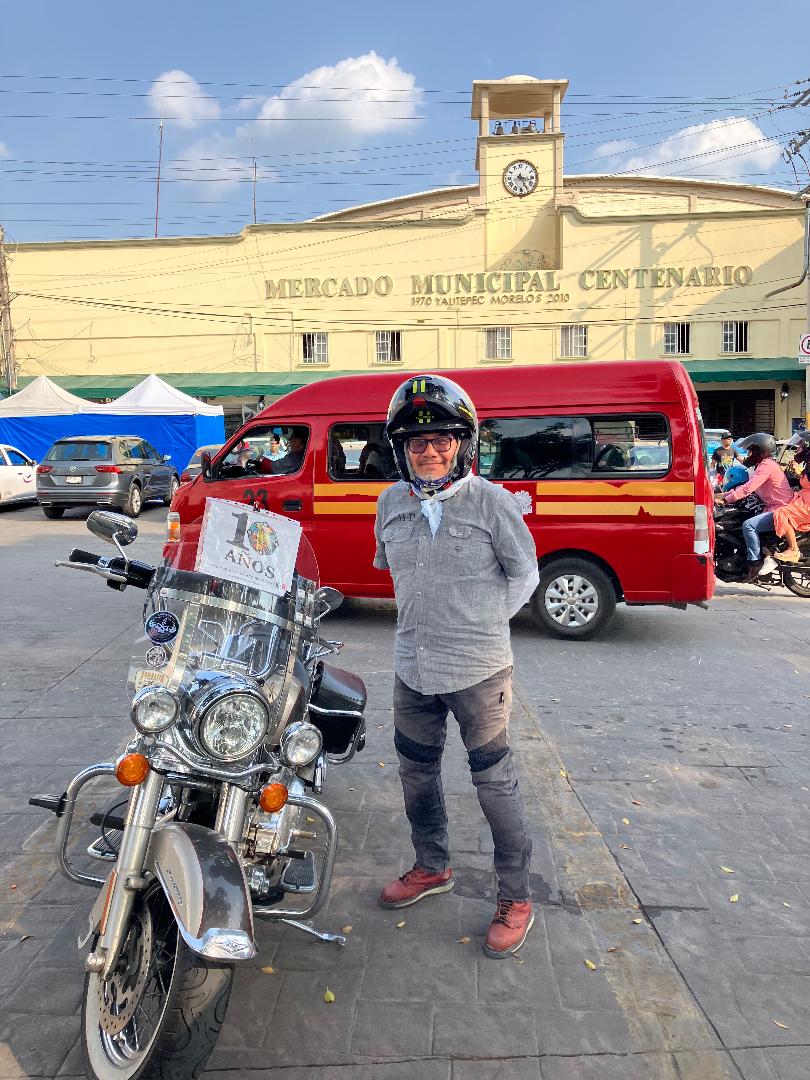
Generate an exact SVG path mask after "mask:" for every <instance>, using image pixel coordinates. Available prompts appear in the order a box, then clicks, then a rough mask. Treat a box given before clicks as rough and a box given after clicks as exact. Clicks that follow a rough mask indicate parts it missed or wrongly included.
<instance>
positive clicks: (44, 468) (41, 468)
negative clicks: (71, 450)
mask: <svg viewBox="0 0 810 1080" xmlns="http://www.w3.org/2000/svg"><path fill="white" fill-rule="evenodd" d="M49 472H53V465H37V476H45V475H46V474H47V473H49Z"/></svg>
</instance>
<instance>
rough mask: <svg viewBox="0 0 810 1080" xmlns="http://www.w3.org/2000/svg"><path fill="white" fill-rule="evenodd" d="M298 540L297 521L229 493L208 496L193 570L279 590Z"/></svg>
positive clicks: (287, 581) (287, 582)
mask: <svg viewBox="0 0 810 1080" xmlns="http://www.w3.org/2000/svg"><path fill="white" fill-rule="evenodd" d="M300 542H301V526H300V525H299V524H298V522H297V521H291V520H290V518H286V517H282V516H281V515H280V514H273V513H271V512H270V511H269V510H254V509H251V507H249V506H245V505H244V503H237V502H230V501H229V500H227V499H206V500H205V516H204V518H203V526H202V531H201V533H200V543H199V547H198V549H197V561H196V564H195V567H194V568H195V570H197V571H198V572H199V573H201V574H211V575H212V576H215V577H222V578H226V579H227V580H229V581H236V582H239V584H241V585H251V586H253V588H255V589H262V590H264V591H266V592H272V593H275V594H276V595H277V596H283V595H284V593H286V592H288V591H289V589H290V586H291V584H292V578H293V573H294V571H295V560H296V557H297V555H298V546H299V544H300Z"/></svg>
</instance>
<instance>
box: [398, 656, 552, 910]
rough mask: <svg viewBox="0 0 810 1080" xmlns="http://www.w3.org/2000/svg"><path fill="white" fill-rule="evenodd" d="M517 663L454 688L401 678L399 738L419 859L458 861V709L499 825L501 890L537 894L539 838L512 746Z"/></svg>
mask: <svg viewBox="0 0 810 1080" xmlns="http://www.w3.org/2000/svg"><path fill="white" fill-rule="evenodd" d="M511 706H512V669H511V667H508V668H504V670H503V671H499V672H498V673H497V674H496V675H492V676H491V677H490V678H489V679H485V680H484V681H483V682H480V683H478V684H476V685H475V686H470V687H468V688H467V689H466V690H458V691H456V692H454V693H452V694H420V693H418V692H417V691H416V690H411V688H410V687H409V686H406V685H405V683H404V682H402V680H401V679H400V678H398V677H397V678H396V680H395V684H394V745H395V746H396V750H397V756H398V757H399V775H400V779H401V780H402V790H403V793H404V795H405V813H406V814H407V815H408V821H409V822H410V825H411V839H412V841H413V846H414V850H415V852H416V862H417V863H418V865H419V866H421V867H422V868H423V869H424V870H429V871H431V872H433V873H436V874H438V873H441V872H442V871H443V870H445V869H446V868H447V867H448V866H449V865H450V843H449V838H448V834H447V812H446V809H445V803H444V793H443V790H442V777H441V761H442V753H443V751H444V743H445V739H446V736H447V715H448V713H449V712H452V713H453V716H454V717H455V718H456V721H457V723H458V726H459V729H460V731H461V738H462V740H463V742H464V746H465V748H466V750H467V760H468V761H469V765H470V772H471V774H472V782H473V784H474V785H475V790H476V793H477V795H478V801H479V803H480V804H481V809H482V810H483V811H484V815H485V817H486V819H487V821H488V823H489V827H490V830H491V831H492V840H493V843H494V845H495V873H496V875H497V878H498V896H499V897H500V898H502V899H505V900H521V901H524V900H528V899H529V863H530V860H531V854H532V842H531V837H530V836H529V829H528V826H527V824H526V814H525V812H524V809H523V800H522V798H521V795H520V791H519V789H518V782H517V777H516V775H515V767H514V762H513V760H512V752H511V750H510V749H509V734H508V724H509V713H510V709H511Z"/></svg>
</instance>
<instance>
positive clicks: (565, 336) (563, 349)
mask: <svg viewBox="0 0 810 1080" xmlns="http://www.w3.org/2000/svg"><path fill="white" fill-rule="evenodd" d="M587 355H588V327H587V326H585V325H584V323H572V324H569V325H567V326H561V327H560V356H587Z"/></svg>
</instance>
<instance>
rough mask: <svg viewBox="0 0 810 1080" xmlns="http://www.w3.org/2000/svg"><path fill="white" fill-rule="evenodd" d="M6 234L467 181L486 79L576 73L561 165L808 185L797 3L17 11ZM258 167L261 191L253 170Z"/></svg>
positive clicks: (189, 219)
mask: <svg viewBox="0 0 810 1080" xmlns="http://www.w3.org/2000/svg"><path fill="white" fill-rule="evenodd" d="M2 35H3V51H2V57H3V59H2V67H1V68H0V225H2V226H3V228H4V230H5V234H6V239H7V240H8V241H9V242H11V243H13V242H26V241H54V240H70V239H97V238H104V239H117V238H122V237H150V236H154V234H155V217H156V170H157V163H158V153H159V141H160V135H159V132H160V122H161V119H162V121H163V154H162V167H161V186H160V202H159V214H158V230H159V235H160V236H203V235H221V234H227V233H236V232H238V231H239V230H240V229H241V228H243V227H244V226H245V225H246V224H249V223H250V222H252V221H253V220H254V206H253V201H254V191H255V199H256V207H255V217H256V220H258V221H260V222H290V221H298V220H304V219H307V218H310V217H314V216H316V215H319V214H326V213H330V212H333V211H335V210H339V209H342V208H344V207H350V206H355V205H358V204H362V203H365V202H371V201H377V200H381V199H388V198H393V197H395V196H397V195H402V194H409V193H414V192H418V191H424V190H429V189H433V188H440V187H445V186H452V185H457V184H472V183H475V181H476V174H475V172H474V155H475V137H476V134H477V131H476V124H475V122H474V121H472V120H471V119H470V89H471V84H472V81H473V80H474V79H495V78H503V77H504V76H507V75H513V74H527V75H533V76H536V77H538V78H567V79H568V80H569V81H570V86H569V90H568V94H567V96H566V98H565V101H564V103H563V114H562V127H563V130H564V131H565V133H566V147H565V171H566V172H567V173H639V174H641V175H656V174H661V175H675V176H705V177H709V178H711V179H717V180H735V181H742V182H744V183H752V184H767V185H771V186H776V187H780V188H784V189H787V190H791V191H797V190H799V189H801V188H803V187H805V186H806V185H808V184H810V142H808V143H807V145H806V146H805V147H804V151H805V154H804V156H805V161H806V162H807V164H805V163H803V162H802V161H801V160H800V159H798V158H796V159H795V166H796V172H794V170H793V168H792V167H791V166H790V165H789V164H788V163H786V162H785V161H784V160H783V159H782V152H783V150H784V148H785V146H786V145H787V144H788V143H789V142H790V140H791V139H792V138H796V132H800V131H802V130H804V129H810V104H809V105H808V106H806V107H804V108H786V107H785V105H786V103H787V102H789V101H790V100H791V99H792V98H793V97H794V96H795V95H796V94H798V93H801V92H803V91H805V90H810V59H808V52H807V48H806V26H804V25H803V17H802V15H801V5H796V4H795V3H791V4H788V3H786V2H785V0H772V2H771V3H770V4H767V5H763V4H761V3H754V2H753V0H738V2H736V3H730V2H727V0H715V2H714V3H712V4H707V3H705V0H701V2H696V0H674V2H671V3H669V4H666V5H664V4H653V3H650V2H649V0H647V2H644V3H641V2H636V0H613V2H612V3H610V4H604V3H595V2H592V0H568V2H567V3H555V4H550V3H547V2H545V0H535V2H534V3H533V4H512V5H508V4H484V3H481V2H479V0H470V2H469V3H466V4H461V3H456V2H454V0H444V2H439V3H436V2H435V0H434V2H425V0H409V2H408V3H404V4H394V3H390V2H389V3H380V2H379V0H377V2H376V3H370V2H366V0H359V2H352V0H344V2H343V3H342V4H341V3H334V2H331V3H324V2H322V0H310V2H309V3H306V4H302V3H301V4H295V3H290V2H287V3H279V2H276V3H273V4H257V3H255V2H251V0H247V2H243V3H233V2H232V3H231V4H230V5H224V4H221V3H217V4H213V3H210V2H208V0H197V2H195V3H191V2H187V0H164V2H163V3H157V2H155V0H140V2H139V3H138V4H136V5H121V4H110V3H109V2H107V3H105V4H102V3H98V2H95V0H86V2H83V3H78V4H65V3H64V2H63V0H59V2H58V3H56V2H52V0H45V2H37V0H33V2H30V3H28V4H15V5H12V4H11V3H10V2H9V0H5V2H3V4H2ZM254 172H255V183H254Z"/></svg>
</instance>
